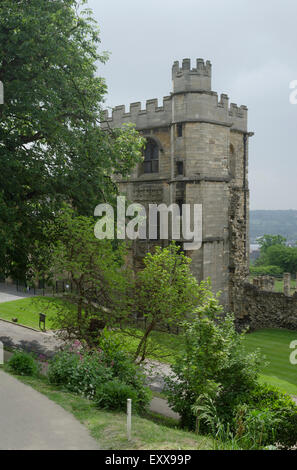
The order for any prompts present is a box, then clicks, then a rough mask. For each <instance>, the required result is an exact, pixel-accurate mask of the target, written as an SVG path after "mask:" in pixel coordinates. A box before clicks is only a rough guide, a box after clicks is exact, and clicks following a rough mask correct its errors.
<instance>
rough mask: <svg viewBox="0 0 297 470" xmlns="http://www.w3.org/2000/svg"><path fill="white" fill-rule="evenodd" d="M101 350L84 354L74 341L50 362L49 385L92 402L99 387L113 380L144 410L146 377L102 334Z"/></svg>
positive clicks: (77, 342) (147, 397) (118, 347)
mask: <svg viewBox="0 0 297 470" xmlns="http://www.w3.org/2000/svg"><path fill="white" fill-rule="evenodd" d="M100 348H101V349H99V350H85V349H84V348H83V347H82V345H81V344H80V343H79V341H76V342H75V343H74V345H73V346H72V347H71V348H70V349H68V350H66V351H63V352H60V353H58V354H56V355H55V357H54V358H53V359H52V360H51V361H50V364H49V369H48V378H49V381H50V382H51V383H53V384H56V385H63V386H64V387H65V388H66V389H67V390H69V391H72V392H74V393H77V394H80V395H84V396H86V397H88V398H90V399H93V398H94V397H95V393H96V390H97V389H98V388H100V385H103V384H106V383H107V382H112V381H114V380H116V381H118V382H120V383H122V384H125V385H127V386H129V387H130V389H133V390H134V391H135V393H136V395H137V401H138V402H139V404H141V407H142V408H143V409H145V408H146V407H147V406H148V404H149V402H150V398H151V392H150V390H149V388H148V387H146V386H145V376H144V374H143V373H142V371H141V369H140V367H139V366H137V365H136V364H135V363H134V362H133V361H132V359H131V358H130V357H129V356H128V355H127V354H126V353H125V352H124V351H122V350H121V349H120V344H119V343H117V342H116V341H115V339H114V338H113V339H112V338H111V336H110V335H109V334H108V332H104V333H103V336H102V340H101V342H100Z"/></svg>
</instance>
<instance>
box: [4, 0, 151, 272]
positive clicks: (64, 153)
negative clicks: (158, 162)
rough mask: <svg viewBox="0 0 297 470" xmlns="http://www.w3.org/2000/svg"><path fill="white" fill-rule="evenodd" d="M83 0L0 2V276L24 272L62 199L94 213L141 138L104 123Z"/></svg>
mask: <svg viewBox="0 0 297 470" xmlns="http://www.w3.org/2000/svg"><path fill="white" fill-rule="evenodd" d="M85 3H86V2H85V1H84V0H82V1H79V0H55V1H53V0H44V1H40V0H30V1H28V0H16V1H13V2H12V1H11V0H2V1H1V3H0V42H1V48H0V80H1V81H2V82H3V84H4V90H5V100H4V101H5V102H4V105H2V106H1V107H0V117H1V119H0V142H1V145H0V164H1V171H0V188H1V191H0V241H1V243H0V261H1V269H2V270H3V274H4V275H8V274H10V275H12V276H14V277H16V278H20V277H24V276H25V274H26V270H27V266H28V260H29V258H30V256H31V255H32V251H33V248H34V246H33V245H34V241H35V240H41V239H42V237H43V228H44V225H45V224H46V223H47V222H48V220H49V219H52V218H53V217H54V214H55V213H57V211H58V210H59V209H60V207H61V204H62V202H63V201H66V202H69V203H70V204H71V205H72V207H74V208H75V209H76V211H77V213H78V214H82V215H92V213H93V211H94V208H95V206H96V205H97V204H99V203H100V202H103V201H111V200H112V199H113V197H114V196H115V194H116V193H117V187H116V186H115V184H114V182H113V175H115V174H121V175H127V174H129V172H130V170H131V168H132V167H133V166H134V165H135V162H136V161H137V160H138V159H139V157H140V148H141V146H142V142H143V141H142V139H141V138H140V137H139V135H138V133H137V132H136V131H135V130H134V129H133V128H132V127H127V128H126V129H124V130H119V129H116V130H109V131H103V130H102V129H101V128H100V122H101V120H102V118H103V114H102V103H103V100H104V95H105V93H106V90H107V88H106V84H105V81H104V79H103V78H100V77H99V76H97V74H96V72H97V66H98V65H99V66H101V65H102V64H104V63H105V61H106V60H107V57H108V56H107V54H106V53H103V52H98V51H97V48H98V47H99V44H100V37H99V30H98V27H97V25H96V23H95V21H94V19H93V17H92V12H91V11H90V10H89V9H85V10H83V8H82V7H83V5H84V4H85Z"/></svg>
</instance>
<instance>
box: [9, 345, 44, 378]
mask: <svg viewBox="0 0 297 470" xmlns="http://www.w3.org/2000/svg"><path fill="white" fill-rule="evenodd" d="M8 367H9V369H10V370H11V371H12V372H14V373H15V374H18V375H27V376H34V375H38V373H39V366H38V364H37V362H36V360H35V358H34V356H33V355H32V354H29V353H25V352H22V351H16V352H15V353H14V354H13V356H12V357H11V358H10V360H9V361H8Z"/></svg>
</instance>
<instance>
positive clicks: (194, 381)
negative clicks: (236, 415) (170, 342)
mask: <svg viewBox="0 0 297 470" xmlns="http://www.w3.org/2000/svg"><path fill="white" fill-rule="evenodd" d="M218 314H221V308H220V306H219V304H218V301H217V299H215V298H212V299H210V301H209V303H208V304H206V305H204V306H203V307H201V308H199V309H198V312H197V315H198V316H197V318H195V319H194V320H193V321H191V322H185V324H184V329H185V339H186V341H185V350H184V353H183V354H182V355H181V356H179V357H177V358H176V362H175V363H174V364H173V366H172V371H173V373H174V374H175V376H173V377H169V378H167V379H165V382H166V391H165V393H166V395H167V398H168V401H169V404H170V405H171V406H172V407H173V410H174V411H176V412H178V413H180V415H181V418H182V425H183V426H186V427H189V428H192V429H193V428H194V426H195V421H197V419H198V421H201V423H200V425H201V429H202V430H204V431H206V430H207V423H205V422H203V420H200V417H199V415H197V416H196V418H195V414H194V412H193V406H194V407H195V406H196V411H197V406H198V407H199V406H200V405H201V398H202V397H203V396H204V395H207V396H209V397H210V398H211V399H213V400H214V403H215V407H216V410H217V413H218V418H219V419H220V421H221V422H222V423H223V424H226V423H228V422H230V419H231V418H232V415H233V411H234V407H235V406H236V405H237V404H238V403H240V402H242V400H243V399H244V397H246V396H248V395H249V393H250V392H251V390H253V388H254V387H255V386H256V384H257V380H258V371H259V367H260V363H261V358H260V355H259V353H258V352H255V353H251V354H246V352H245V349H244V346H243V339H244V335H243V334H241V335H239V334H238V333H237V332H236V331H235V327H234V319H233V317H232V316H231V315H227V317H226V318H224V319H222V318H218Z"/></svg>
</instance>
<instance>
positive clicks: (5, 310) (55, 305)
mask: <svg viewBox="0 0 297 470" xmlns="http://www.w3.org/2000/svg"><path fill="white" fill-rule="evenodd" d="M63 304H64V301H63V300H62V299H59V298H57V297H42V296H36V297H28V298H26V299H20V300H13V301H11V302H4V303H1V304H0V319H1V318H2V319H4V320H8V321H12V319H13V318H17V319H18V322H17V323H18V324H19V325H24V326H29V327H31V328H35V329H39V313H45V314H46V329H51V328H52V326H53V318H54V316H55V314H56V312H57V311H58V310H59V309H61V307H62V305H63Z"/></svg>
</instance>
